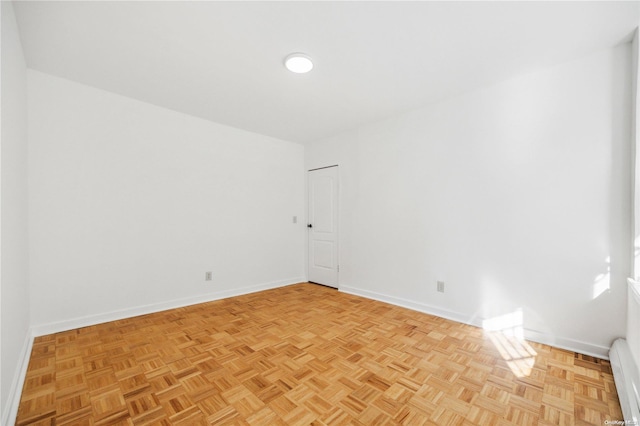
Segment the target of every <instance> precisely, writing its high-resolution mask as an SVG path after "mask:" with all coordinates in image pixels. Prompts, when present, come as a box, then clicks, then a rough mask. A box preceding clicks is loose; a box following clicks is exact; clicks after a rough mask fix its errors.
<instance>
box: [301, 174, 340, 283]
mask: <svg viewBox="0 0 640 426" xmlns="http://www.w3.org/2000/svg"><path fill="white" fill-rule="evenodd" d="M308 194H309V222H308V224H307V227H308V230H309V281H311V282H314V283H318V284H324V285H327V286H330V287H335V288H338V166H333V167H325V168H322V169H316V170H310V171H309V191H308Z"/></svg>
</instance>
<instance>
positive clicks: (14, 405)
mask: <svg viewBox="0 0 640 426" xmlns="http://www.w3.org/2000/svg"><path fill="white" fill-rule="evenodd" d="M33 338H34V336H33V333H32V331H31V329H29V330H28V331H27V335H26V336H25V339H24V343H23V344H22V350H21V351H20V358H19V363H20V364H19V365H18V366H17V367H18V368H16V372H15V373H14V375H13V380H12V382H11V387H10V388H9V396H8V397H7V402H6V406H5V407H3V410H2V413H3V415H2V419H0V424H3V425H12V424H15V422H16V417H17V416H18V407H19V405H20V397H21V396H22V387H23V386H24V381H25V379H26V377H27V368H28V367H29V358H30V357H31V349H33Z"/></svg>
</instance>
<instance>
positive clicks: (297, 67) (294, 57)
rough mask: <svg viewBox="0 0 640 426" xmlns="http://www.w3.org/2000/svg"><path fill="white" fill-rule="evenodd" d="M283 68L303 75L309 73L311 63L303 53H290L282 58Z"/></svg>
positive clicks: (311, 66)
mask: <svg viewBox="0 0 640 426" xmlns="http://www.w3.org/2000/svg"><path fill="white" fill-rule="evenodd" d="M284 66H285V67H287V69H288V70H289V71H291V72H295V73H298V74H304V73H305V72H309V71H311V69H312V68H313V62H311V58H310V57H309V56H307V55H305V54H304V53H292V54H290V55H288V56H287V57H286V58H284Z"/></svg>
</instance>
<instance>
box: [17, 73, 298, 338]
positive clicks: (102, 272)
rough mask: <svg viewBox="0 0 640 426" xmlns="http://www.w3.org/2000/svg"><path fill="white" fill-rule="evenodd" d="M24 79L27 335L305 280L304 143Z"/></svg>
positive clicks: (54, 80) (48, 80)
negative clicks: (73, 322)
mask: <svg viewBox="0 0 640 426" xmlns="http://www.w3.org/2000/svg"><path fill="white" fill-rule="evenodd" d="M114 65H115V66H120V65H117V64H114ZM28 83H29V85H28V86H29V91H28V93H29V98H28V99H29V161H30V163H29V167H30V175H29V200H30V213H29V221H30V222H29V223H30V256H31V257H30V262H31V267H30V270H31V276H30V282H31V290H32V296H33V297H32V299H31V301H32V316H31V318H32V324H33V325H34V327H36V328H37V327H40V326H42V325H46V324H51V323H55V322H65V321H71V320H74V319H78V318H92V317H94V318H95V317H100V316H101V315H104V314H108V313H110V312H117V311H127V312H130V311H131V309H133V308H136V307H141V306H148V305H156V306H157V305H162V304H163V303H166V302H169V301H172V300H184V299H188V300H191V301H193V300H194V299H197V298H198V297H202V298H203V299H207V297H209V296H208V295H211V294H213V293H216V294H220V293H226V294H232V293H233V292H234V289H244V288H249V287H255V286H258V285H263V284H268V283H290V282H293V281H296V280H297V281H299V280H302V279H303V277H304V262H303V256H304V254H303V253H304V244H305V240H304V237H305V229H306V228H305V227H304V223H303V220H299V221H298V223H297V224H294V223H293V221H292V219H293V216H294V215H296V216H298V217H299V218H302V217H303V212H304V148H303V146H301V145H298V144H294V143H290V142H286V141H282V140H277V139H274V138H270V137H266V136H261V135H257V134H254V133H249V132H246V131H241V130H238V129H234V128H230V127H226V126H223V125H219V124H215V123H212V122H209V121H206V120H202V119H199V118H195V117H191V116H188V115H185V114H182V113H177V112H174V111H171V110H167V109H163V108H160V107H156V106H152V105H150V104H146V103H143V102H140V101H136V100H132V99H129V98H126V97H123V96H120V95H116V94H113V93H109V92H106V91H102V90H98V89H95V88H91V87H88V86H84V85H81V84H78V83H74V82H71V81H68V80H64V79H60V78H58V77H53V76H50V75H47V74H43V73H40V72H37V71H33V70H29V72H28ZM206 271H212V272H213V281H205V272H206Z"/></svg>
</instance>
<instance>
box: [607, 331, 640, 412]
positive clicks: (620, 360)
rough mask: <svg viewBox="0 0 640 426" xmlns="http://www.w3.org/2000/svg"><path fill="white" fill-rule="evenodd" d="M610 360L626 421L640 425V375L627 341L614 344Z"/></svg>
mask: <svg viewBox="0 0 640 426" xmlns="http://www.w3.org/2000/svg"><path fill="white" fill-rule="evenodd" d="M610 358H611V369H612V370H613V380H614V381H615V383H616V390H617V391H618V399H619V400H620V408H622V415H623V417H624V420H625V421H626V424H630V425H637V424H640V423H639V422H640V396H639V395H638V392H639V390H638V389H640V374H639V373H638V366H637V365H636V363H635V361H634V360H633V355H632V354H631V350H630V349H629V345H628V344H627V341H626V340H625V339H618V340H616V341H615V342H613V345H612V346H611V352H610Z"/></svg>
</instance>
